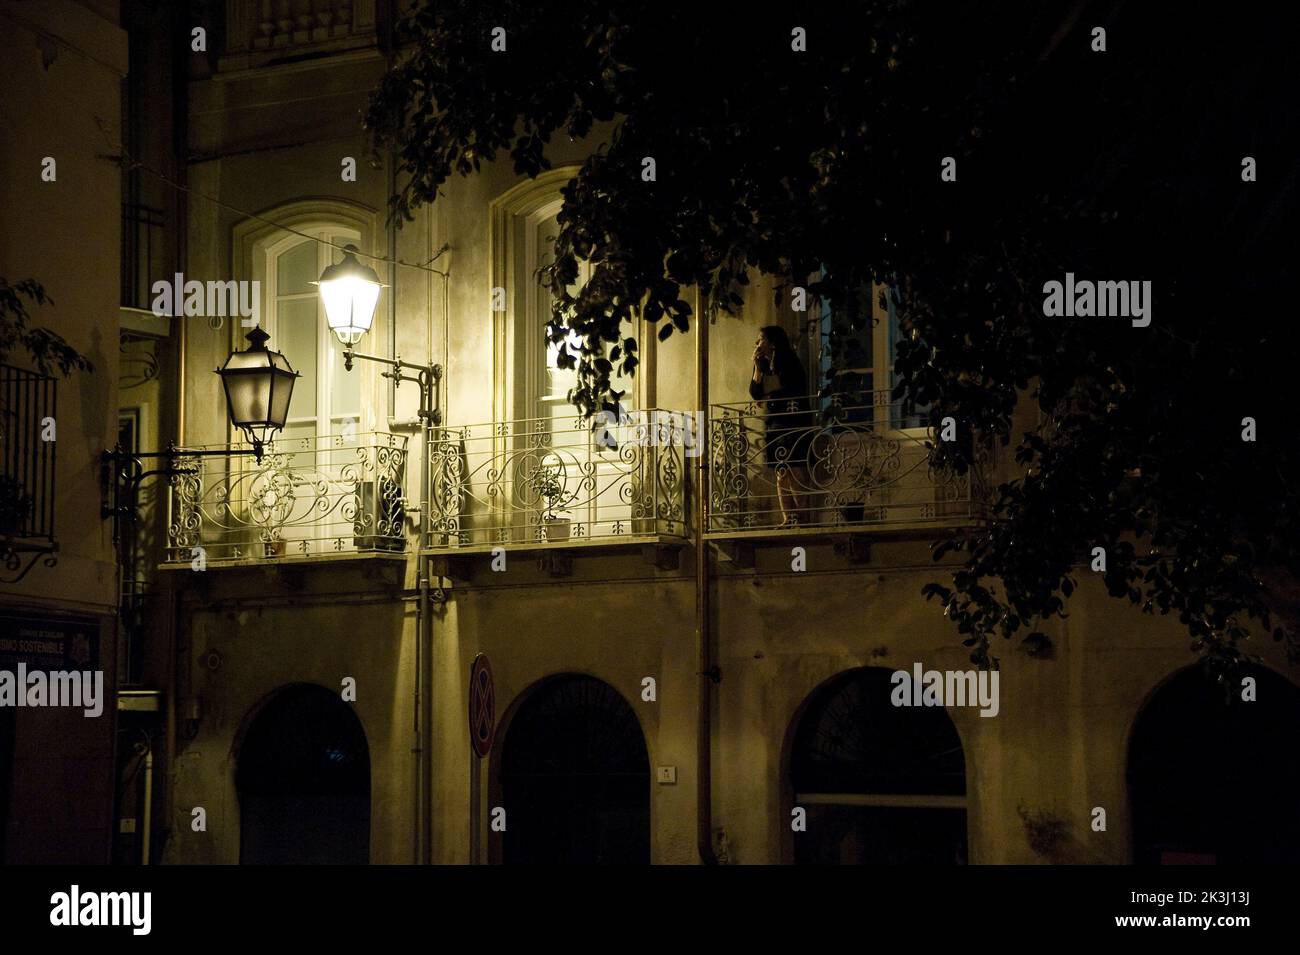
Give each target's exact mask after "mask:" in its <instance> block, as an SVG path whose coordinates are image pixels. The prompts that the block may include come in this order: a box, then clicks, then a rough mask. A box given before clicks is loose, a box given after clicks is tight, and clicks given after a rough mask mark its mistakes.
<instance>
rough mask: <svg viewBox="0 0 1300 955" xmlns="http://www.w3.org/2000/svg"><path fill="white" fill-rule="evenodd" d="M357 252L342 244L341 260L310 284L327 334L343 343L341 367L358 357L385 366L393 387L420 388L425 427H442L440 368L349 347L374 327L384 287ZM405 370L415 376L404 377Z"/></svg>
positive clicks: (350, 246)
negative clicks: (315, 290) (321, 308)
mask: <svg viewBox="0 0 1300 955" xmlns="http://www.w3.org/2000/svg"><path fill="white" fill-rule="evenodd" d="M359 252H360V250H359V249H358V248H357V247H356V246H355V245H345V246H344V247H343V261H342V262H339V263H337V264H335V265H329V266H326V268H325V271H324V272H322V273H321V274H320V279H319V280H318V281H316V282H313V283H312V284H313V285H315V286H316V287H317V288H319V289H320V297H321V301H322V302H323V303H324V305H325V321H326V323H327V324H328V325H329V327H330V331H332V332H333V333H334V334H335V335H336V336H338V340H339V341H340V342H342V343H343V367H344V368H346V369H347V370H348V371H351V370H352V362H353V360H354V359H357V358H360V359H362V360H364V361H376V362H379V363H380V364H381V365H387V366H388V367H389V368H390V369H391V371H385V372H383V373H382V376H383V377H384V378H389V379H391V380H392V381H393V383H394V385H395V386H400V385H401V383H402V382H404V381H413V382H416V383H417V384H418V385H419V386H420V420H421V421H422V422H424V425H425V427H432V426H433V425H438V424H441V423H442V412H441V411H440V410H439V405H440V404H441V400H440V399H441V391H440V388H441V381H442V366H441V365H420V364H415V363H413V362H409V361H402V358H401V356H400V355H394V356H393V357H392V358H384V357H383V356H382V355H366V354H363V353H361V352H358V351H354V350H353V348H352V346H353V345H355V344H356V343H357V342H359V341H361V338H362V336H363V335H365V334H366V332H368V331H370V327H371V325H372V324H374V320H375V306H376V305H377V304H378V303H379V290H380V289H381V288H384V286H383V285H382V284H380V282H379V276H378V275H377V274H375V270H374V269H372V268H370V267H369V266H368V265H362V264H361V263H360V262H358V261H357V254H358V253H359ZM407 371H413V372H415V374H414V375H408V374H405V372H407Z"/></svg>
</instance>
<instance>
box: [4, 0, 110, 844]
mask: <svg viewBox="0 0 1300 955" xmlns="http://www.w3.org/2000/svg"><path fill="white" fill-rule="evenodd" d="M127 61H128V49H127V36H126V33H125V31H124V30H122V29H121V27H120V26H119V23H118V11H117V4H115V3H86V4H78V3H61V2H55V3H45V4H29V3H5V4H3V5H0V87H2V88H3V89H4V90H5V100H6V106H5V108H4V111H3V123H4V139H5V145H4V149H3V152H2V154H0V155H2V156H3V159H2V161H3V176H0V180H2V182H0V209H3V210H4V216H3V218H4V225H3V227H2V228H0V276H2V277H3V278H4V279H5V281H6V283H8V284H10V285H14V284H16V283H18V282H20V281H23V280H26V279H34V280H36V281H37V282H39V283H40V284H41V286H42V287H43V288H44V289H45V292H46V294H47V295H48V296H49V298H50V299H51V300H52V302H53V304H46V305H38V304H36V303H35V302H33V301H32V300H30V299H28V300H26V307H27V309H28V311H29V312H30V315H31V324H32V325H33V326H40V327H45V328H48V329H50V330H52V331H53V332H55V333H57V334H59V335H61V336H62V337H63V338H64V339H65V340H66V341H67V343H68V344H69V345H71V346H72V347H73V348H74V349H76V350H77V351H78V352H79V353H80V354H81V355H83V356H85V357H86V358H87V359H89V361H90V362H91V363H92V365H93V371H90V372H81V371H73V372H72V373H71V374H68V375H66V376H64V375H62V374H61V373H60V372H59V371H58V369H57V368H56V369H51V370H50V373H49V374H42V373H41V370H40V369H39V368H38V367H37V366H36V364H35V363H34V362H33V361H32V360H31V356H30V355H29V354H28V353H27V351H26V350H25V349H22V348H15V349H13V350H12V351H11V352H10V354H9V355H8V357H7V359H6V364H4V366H3V367H0V475H2V477H3V481H4V484H5V498H6V505H8V506H7V507H6V509H5V513H4V517H3V519H2V520H0V671H5V672H6V673H8V674H16V673H17V672H18V668H19V667H20V666H21V667H24V668H27V669H29V670H30V671H40V672H42V673H48V672H53V671H75V672H79V673H80V672H94V671H98V672H100V673H102V674H103V689H102V694H103V697H104V698H103V699H101V700H100V701H99V702H100V712H99V714H98V715H95V716H86V715H83V713H84V710H83V709H79V708H68V707H65V708H56V707H50V706H40V707H36V706H23V707H19V706H16V705H15V701H14V700H10V701H9V702H8V703H7V705H5V706H4V707H0V822H2V823H3V825H0V859H3V861H4V862H6V863H26V862H45V863H104V862H108V861H109V859H110V851H111V843H112V821H113V804H114V799H113V789H114V782H115V779H116V772H115V769H114V739H115V730H116V710H115V707H114V700H115V699H116V697H117V676H118V674H117V668H116V659H117V655H118V641H117V622H116V618H117V607H118V574H117V558H116V548H115V546H114V543H113V539H112V528H111V526H110V525H109V524H107V523H105V522H104V521H102V520H101V519H100V514H99V509H100V502H101V498H100V493H99V488H100V458H99V455H100V452H102V451H103V450H104V449H105V448H107V447H111V446H112V444H113V443H114V441H115V440H116V433H117V421H116V420H115V417H114V414H113V409H114V408H116V407H117V404H118V388H117V384H118V382H117V375H118V367H119V363H118V340H117V335H116V326H117V308H116V300H117V297H118V282H119V258H118V250H119V245H120V231H119V223H120V221H121V217H120V210H119V203H118V183H119V180H120V176H121V173H120V172H119V169H118V167H117V165H116V163H114V162H112V161H111V160H110V161H106V160H105V159H104V158H103V156H104V155H105V154H109V153H111V152H112V151H113V149H112V143H113V142H114V141H115V140H116V139H117V137H119V135H120V132H121V113H120V105H121V100H120V88H121V82H122V79H123V77H124V76H125V75H126V73H127ZM14 502H17V503H18V506H17V507H16V508H15V507H13V506H12V505H13V503H14ZM37 699H39V698H37Z"/></svg>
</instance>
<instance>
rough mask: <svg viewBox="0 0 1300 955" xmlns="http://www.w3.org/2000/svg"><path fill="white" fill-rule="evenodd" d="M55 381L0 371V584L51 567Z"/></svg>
mask: <svg viewBox="0 0 1300 955" xmlns="http://www.w3.org/2000/svg"><path fill="white" fill-rule="evenodd" d="M56 401H57V391H56V382H55V379H53V378H51V377H49V376H47V375H41V374H37V373H36V372H34V371H28V370H26V369H23V368H15V367H13V366H12V365H0V581H3V582H5V583H16V582H17V581H18V580H20V579H21V578H22V577H23V576H25V575H26V573H27V572H28V571H29V570H30V569H31V567H32V565H33V564H34V563H35V561H36V559H37V558H38V557H40V556H42V555H45V558H46V563H47V564H53V563H54V552H55V550H57V545H56V544H55V540H54V465H55V447H56V445H57V441H56V440H55V438H56V433H55V430H54V429H55V422H56V415H57V407H56Z"/></svg>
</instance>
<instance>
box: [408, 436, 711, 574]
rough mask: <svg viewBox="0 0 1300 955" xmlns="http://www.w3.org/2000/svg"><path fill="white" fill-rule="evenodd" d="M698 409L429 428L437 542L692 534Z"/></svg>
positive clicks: (451, 545)
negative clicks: (690, 473)
mask: <svg viewBox="0 0 1300 955" xmlns="http://www.w3.org/2000/svg"><path fill="white" fill-rule="evenodd" d="M696 433H697V430H696V428H695V422H694V419H692V418H691V416H690V415H686V414H682V413H681V412H671V411H662V410H647V411H637V412H630V413H625V414H624V416H623V418H622V420H620V421H614V420H613V419H612V416H610V417H609V418H607V419H602V420H600V421H599V422H598V423H597V424H596V427H595V428H594V429H593V428H592V422H591V421H588V420H584V419H583V418H582V417H580V416H576V415H572V416H570V415H565V416H558V415H557V416H552V417H543V418H530V419H523V420H516V421H501V422H496V423H486V424H472V425H462V426H458V427H444V428H434V429H432V431H431V432H430V440H429V444H428V462H427V467H426V469H425V470H426V474H427V479H428V482H429V485H428V488H427V496H426V499H427V500H428V501H429V506H430V514H429V524H428V535H427V539H426V541H425V546H426V547H427V548H429V549H431V550H451V549H456V548H473V547H481V548H484V549H487V548H490V547H492V546H496V545H503V544H504V545H526V546H537V545H554V544H556V543H567V544H578V543H582V544H585V543H600V542H618V541H630V540H634V539H638V538H639V539H642V540H645V539H659V538H685V536H686V533H687V526H688V516H687V506H686V492H685V468H686V462H685V459H686V458H687V457H689V456H691V455H692V454H694V453H695V450H696V447H697V446H696V444H695V435H696Z"/></svg>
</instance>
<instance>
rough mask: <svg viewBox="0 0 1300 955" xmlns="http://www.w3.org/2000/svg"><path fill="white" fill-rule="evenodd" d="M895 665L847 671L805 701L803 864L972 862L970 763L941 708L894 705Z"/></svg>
mask: <svg viewBox="0 0 1300 955" xmlns="http://www.w3.org/2000/svg"><path fill="white" fill-rule="evenodd" d="M891 673H892V671H891V670H887V669H883V668H880V667H867V668H864V669H860V670H853V671H850V672H848V673H845V674H842V675H841V676H839V677H837V678H836V679H834V680H832V681H831V682H830V683H829V684H827V685H826V686H824V687H822V688H821V689H820V690H818V691H817V692H816V693H815V694H814V695H813V696H812V698H811V699H810V700H809V702H808V703H807V705H806V707H805V708H804V712H803V715H802V717H801V718H800V719H799V722H798V725H797V728H796V730H795V734H794V742H793V750H792V753H791V760H790V773H791V784H792V788H793V791H794V805H795V806H796V807H801V808H803V809H804V810H806V811H807V820H806V821H807V831H805V832H795V833H793V837H794V859H795V861H796V862H800V863H842V864H843V863H847V864H854V863H887V864H894V863H932V864H952V863H958V864H961V863H965V861H966V763H965V759H964V757H963V755H962V747H961V740H960V739H959V738H958V736H957V730H956V728H955V727H954V726H953V724H952V720H951V719H950V718H949V717H948V714H947V712H946V711H945V710H944V709H943V708H942V707H895V706H893V705H892V704H891V703H890V693H891V691H892V689H893V686H892V684H891V683H890V675H891Z"/></svg>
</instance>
